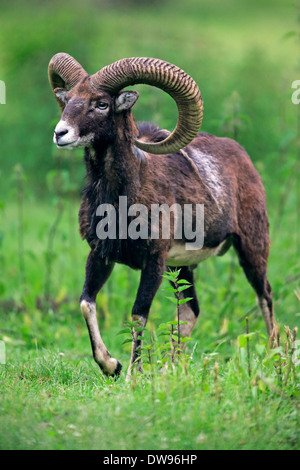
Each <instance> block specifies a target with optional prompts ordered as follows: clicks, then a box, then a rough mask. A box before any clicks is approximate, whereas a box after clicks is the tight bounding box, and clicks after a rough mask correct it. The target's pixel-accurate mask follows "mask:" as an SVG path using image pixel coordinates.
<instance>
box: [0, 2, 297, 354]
mask: <svg viewBox="0 0 300 470" xmlns="http://www.w3.org/2000/svg"><path fill="white" fill-rule="evenodd" d="M0 8H1V14H0V79H1V80H3V81H4V82H5V84H6V104H5V105H0V162H1V167H0V171H1V173H0V177H1V185H0V218H1V226H0V262H1V270H0V309H1V319H2V320H1V321H2V322H3V324H5V322H7V324H9V325H10V329H11V330H12V331H14V328H13V326H11V325H13V324H14V323H13V321H14V320H13V319H14V318H16V325H18V329H19V328H20V326H21V327H22V335H23V336H24V338H25V339H26V341H28V344H29V345H30V344H31V343H30V341H31V339H30V338H32V336H34V337H38V338H39V341H41V342H42V344H44V345H45V346H49V347H51V345H53V341H54V342H55V341H59V340H60V339H61V342H62V344H63V345H65V346H66V345H68V341H70V344H71V342H72V339H73V336H72V333H68V332H67V331H66V330H64V328H63V326H62V327H61V330H59V329H58V328H56V329H55V331H56V337H55V339H54V337H53V336H52V335H50V334H49V336H48V337H47V334H46V333H45V331H44V330H43V318H45V317H41V312H43V313H44V314H46V313H49V314H51V315H52V314H53V313H55V312H56V311H57V310H59V311H60V315H61V319H62V320H61V321H62V323H63V321H64V319H65V317H64V315H68V312H70V311H71V312H78V298H79V295H80V292H81V287H82V284H83V280H84V264H85V259H86V256H87V253H88V246H87V244H86V243H85V242H82V241H81V240H80V238H79V235H78V224H77V213H78V208H79V203H80V196H79V194H80V189H81V188H82V185H83V181H84V166H83V163H82V157H81V153H82V152H80V151H79V152H77V151H75V152H73V153H71V152H65V153H64V152H63V151H58V150H57V149H56V147H55V146H54V144H53V143H52V135H53V130H54V127H55V124H56V122H57V121H58V119H59V112H58V107H57V104H56V102H55V100H54V98H53V96H52V93H51V90H50V87H49V84H48V77H47V68H48V63H49V61H50V59H51V57H52V56H53V55H54V54H55V53H57V52H60V51H64V52H67V53H69V54H71V55H72V56H73V57H75V58H76V59H77V60H78V61H79V62H80V63H81V64H82V65H83V67H84V68H85V69H86V70H87V71H88V72H89V73H94V72H96V71H97V70H98V69H100V68H101V67H102V66H104V65H107V64H110V63H112V62H113V61H116V60H118V59H120V58H124V57H131V56H150V57H158V58H161V59H164V60H167V61H170V62H172V63H175V64H176V65H178V66H180V67H181V68H183V69H184V70H185V71H186V72H187V73H189V74H190V75H191V76H192V77H193V78H194V79H195V80H196V81H197V83H198V84H199V87H200V89H201V92H202V95H203V98H204V107H205V110H204V121H203V126H202V130H203V131H206V132H210V133H212V134H216V135H219V136H222V135H226V136H229V137H234V138H236V139H237V140H238V141H239V143H240V144H241V145H243V146H244V147H245V148H246V150H247V152H248V153H249V154H250V156H251V158H252V160H253V162H254V164H255V166H256V168H257V169H258V171H259V172H260V174H261V176H262V179H263V182H264V185H265V188H266V193H267V199H268V210H269V215H270V222H271V237H272V247H271V257H270V274H269V277H270V282H271V284H272V286H273V291H274V296H275V297H274V300H275V308H276V313H277V317H278V319H279V320H280V322H281V323H283V324H286V323H288V324H291V327H292V326H294V324H295V323H297V322H298V321H299V297H300V294H299V292H300V291H299V245H298V241H299V238H298V234H299V226H297V211H299V206H298V205H297V182H298V180H297V178H298V173H297V172H298V170H299V166H298V164H297V155H298V154H299V150H298V149H297V119H298V120H299V118H298V116H299V107H297V106H296V105H293V104H292V102H291V94H292V89H291V84H292V82H293V80H296V79H297V78H300V77H299V68H298V67H299V64H298V37H299V33H298V31H299V26H298V22H297V21H298V9H297V5H296V4H295V3H294V2H292V1H287V0H252V1H251V2H249V1H248V0H239V1H234V0H209V1H207V0H186V1H179V0H161V1H154V0H151V1H149V2H146V1H134V0H131V1H129V0H127V1H121V0H120V1H114V0H112V1H108V0H107V1H100V0H98V1H96V0H86V1H84V2H82V1H77V0H75V1H64V2H60V1H54V0H52V1H47V2H40V1H34V0H28V1H26V2H24V1H16V0H10V1H6V0H2V1H1V6H0ZM137 88H138V89H139V91H140V99H139V101H138V102H137V104H136V105H135V108H134V116H135V118H136V120H138V121H139V120H152V121H154V122H155V123H156V124H158V125H160V126H161V127H163V128H167V129H170V130H172V129H173V127H174V126H175V124H176V119H177V115H176V107H175V106H174V103H173V102H172V100H171V99H170V98H169V97H167V96H165V95H164V93H162V92H161V91H160V90H156V89H154V88H152V87H147V86H139V87H137ZM297 152H298V154H297ZM258 236H259V234H258ZM196 276H197V282H198V284H197V285H198V292H199V298H200V300H201V307H202V310H203V313H202V317H201V322H199V325H198V326H197V328H198V332H196V333H195V337H196V338H197V337H198V338H200V344H201V345H202V346H201V347H203V348H213V347H215V344H216V343H212V341H217V342H218V341H221V342H222V341H223V339H224V337H226V338H228V337H229V338H231V337H234V335H237V334H239V330H240V328H241V323H240V322H241V320H242V319H243V318H244V317H245V315H246V314H248V313H249V312H250V314H252V317H253V320H252V321H253V328H259V329H261V330H262V331H264V325H263V322H262V320H261V318H260V316H259V315H258V312H257V310H256V309H255V297H254V294H253V292H252V290H251V289H250V287H249V286H248V285H247V283H246V281H245V280H244V277H243V274H242V272H241V270H240V268H239V266H238V263H237V261H236V259H235V258H234V257H233V254H232V253H228V254H227V255H226V256H225V257H224V258H223V259H217V260H208V261H207V262H206V263H204V264H203V266H201V267H199V268H198V270H197V273H196ZM137 280H138V274H137V273H133V272H132V271H129V270H128V269H126V268H123V267H117V268H116V270H115V272H114V273H113V275H112V277H111V279H110V280H109V282H108V283H107V285H106V286H105V288H104V290H103V291H102V293H101V294H100V295H99V298H98V304H99V305H98V308H99V312H100V317H101V321H102V324H103V325H104V326H103V327H104V329H106V330H108V329H109V327H111V325H115V328H118V327H120V325H121V322H122V320H123V319H126V318H128V315H129V314H130V309H131V306H132V304H133V301H134V295H135V290H136V285H137ZM165 295H166V294H165V293H164V292H163V291H162V292H161V293H160V294H159V295H158V296H157V298H156V299H155V302H154V304H153V311H154V312H156V315H158V317H159V318H160V319H161V318H162V317H163V313H164V314H166V315H169V317H170V318H171V317H172V315H173V309H172V304H171V305H170V306H169V304H168V302H165ZM28 312H29V313H30V315H28ZM14 315H15V316H14ZM153 315H154V314H153ZM20 318H21V322H20ZM76 318H77V317H76ZM153 318H155V315H154V316H153ZM8 319H9V320H8ZM17 319H18V320H17ZM74 321H75V320H74ZM77 321H78V322H80V321H81V319H80V313H79V312H78V320H77ZM9 322H12V323H9ZM74 325H75V323H74ZM18 331H19V330H18ZM59 331H60V333H59ZM29 332H30V333H29ZM68 334H69V336H68ZM26 335H27V336H26ZM197 335H198V336H197ZM224 335H225V336H224ZM226 335H227V336H226ZM223 342H224V341H223Z"/></svg>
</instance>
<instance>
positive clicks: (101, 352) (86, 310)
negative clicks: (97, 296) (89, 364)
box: [80, 300, 118, 375]
mask: <svg viewBox="0 0 300 470" xmlns="http://www.w3.org/2000/svg"><path fill="white" fill-rule="evenodd" d="M80 308H81V311H82V314H83V316H84V318H85V321H86V323H87V327H88V330H89V333H90V338H91V343H92V349H93V354H94V358H95V361H96V362H97V364H99V366H100V367H101V369H102V370H103V372H104V373H106V374H108V375H112V374H113V373H114V372H115V371H116V369H117V366H118V361H117V360H116V359H114V358H112V357H111V355H110V353H109V352H108V350H107V349H106V346H105V344H104V343H103V340H102V338H101V335H100V331H99V327H98V322H97V314H96V304H95V303H94V302H93V303H89V302H87V301H86V300H82V302H81V304H80Z"/></svg>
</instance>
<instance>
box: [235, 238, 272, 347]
mask: <svg viewBox="0 0 300 470" xmlns="http://www.w3.org/2000/svg"><path fill="white" fill-rule="evenodd" d="M233 244H234V247H235V250H236V252H237V254H238V257H239V261H240V265H241V267H242V268H243V270H244V273H245V275H246V277H247V279H248V281H249V283H250V284H251V286H252V287H253V289H254V291H255V292H256V295H257V303H258V306H259V308H260V311H261V313H262V316H263V319H264V321H265V324H266V329H267V333H268V335H269V337H270V338H272V337H274V335H275V319H274V311H273V301H272V296H271V286H270V284H269V281H268V278H267V267H268V254H269V247H268V239H267V240H266V242H265V243H263V242H261V241H259V240H256V241H255V243H253V244H252V243H251V242H250V240H249V239H247V238H245V237H244V238H242V237H240V236H236V237H234V239H233Z"/></svg>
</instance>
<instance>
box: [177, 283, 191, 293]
mask: <svg viewBox="0 0 300 470" xmlns="http://www.w3.org/2000/svg"><path fill="white" fill-rule="evenodd" d="M190 287H191V284H190V285H184V286H179V287H178V292H182V291H183V290H186V289H189V288H190Z"/></svg>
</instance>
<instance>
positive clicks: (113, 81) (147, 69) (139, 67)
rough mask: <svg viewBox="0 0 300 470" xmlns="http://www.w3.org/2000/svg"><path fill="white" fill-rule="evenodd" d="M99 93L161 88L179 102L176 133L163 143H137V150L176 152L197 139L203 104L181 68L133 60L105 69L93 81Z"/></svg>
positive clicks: (120, 62)
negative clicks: (138, 86)
mask: <svg viewBox="0 0 300 470" xmlns="http://www.w3.org/2000/svg"><path fill="white" fill-rule="evenodd" d="M90 83H91V85H92V86H93V87H95V88H96V89H99V88H102V89H105V90H107V91H110V92H117V91H119V90H121V89H122V88H124V87H126V86H130V85H135V84H138V83H145V84H148V85H152V86H156V87H158V88H161V89H162V90H164V91H165V92H166V93H168V94H169V95H170V96H171V97H172V98H173V99H174V100H175V102H176V104H177V108H178V122H177V125H176V128H175V129H174V131H173V132H172V133H171V134H170V135H169V136H168V137H167V138H166V139H165V140H163V141H162V142H157V143H146V142H140V141H139V140H136V141H135V144H136V146H137V147H139V148H140V149H142V150H145V151H148V152H151V153H154V154H166V153H172V152H176V151H177V150H179V149H181V148H183V147H185V146H186V145H187V144H188V143H189V142H191V140H193V138H194V137H195V136H196V134H197V132H198V131H199V128H200V126H201V122H202V116H203V101H202V98H201V93H200V90H199V88H198V86H197V84H196V83H195V81H194V80H193V79H192V78H191V77H190V76H189V75H187V74H186V73H185V72H184V71H183V70H181V69H180V68H179V67H176V66H175V65H173V64H170V63H169V62H165V61H163V60H160V59H151V58H147V57H132V58H130V59H122V60H119V61H117V62H114V63H113V64H111V65H108V66H106V67H104V68H103V69H101V70H99V72H97V73H95V74H94V75H92V76H91V77H90Z"/></svg>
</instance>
